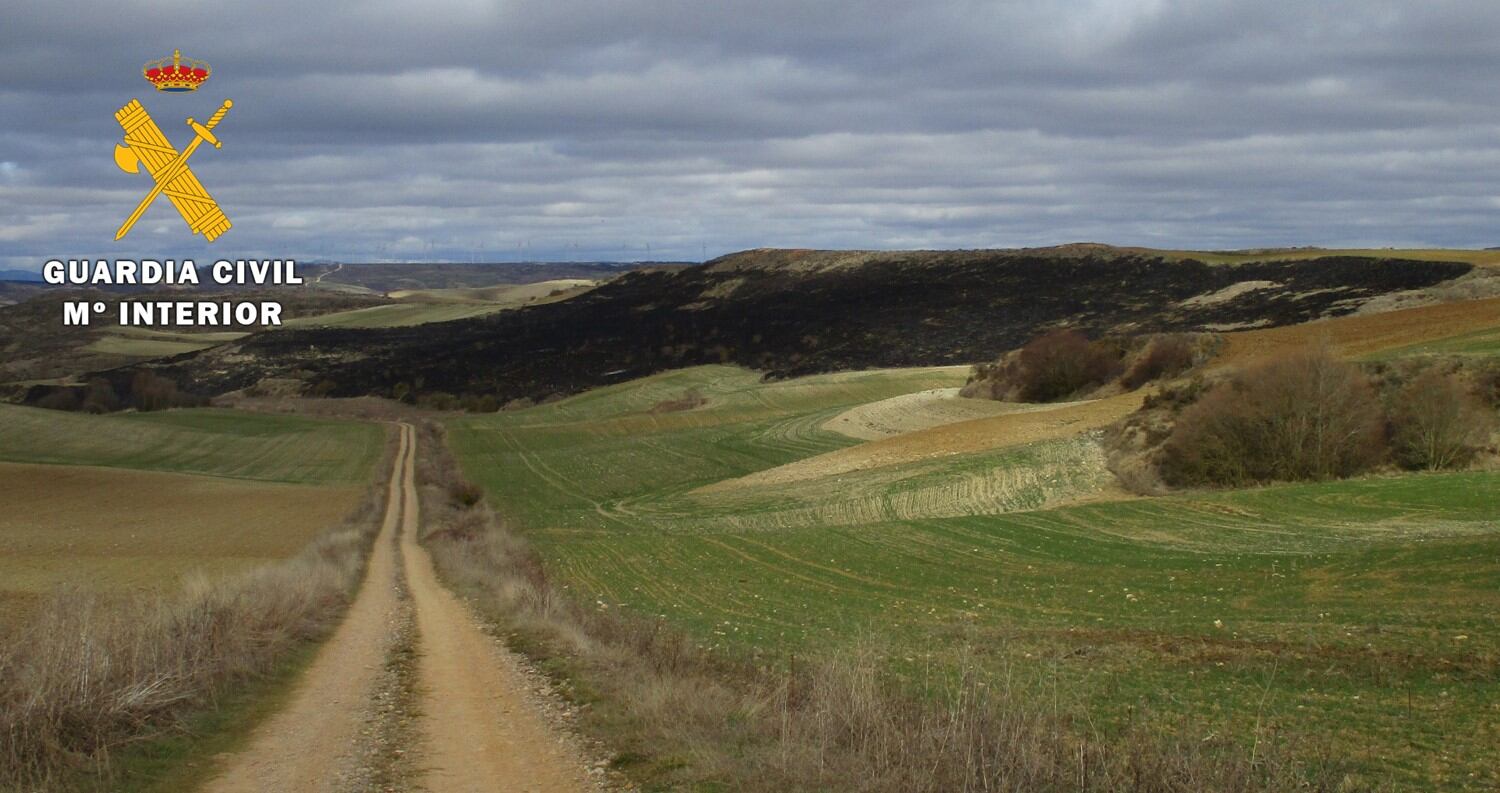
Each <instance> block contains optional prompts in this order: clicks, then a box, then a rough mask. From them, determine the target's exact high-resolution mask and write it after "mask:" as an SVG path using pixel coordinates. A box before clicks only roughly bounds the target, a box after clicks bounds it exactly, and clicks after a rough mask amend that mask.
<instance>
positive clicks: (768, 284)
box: [161, 246, 1474, 400]
mask: <svg viewBox="0 0 1500 793" xmlns="http://www.w3.org/2000/svg"><path fill="white" fill-rule="evenodd" d="M1473 267H1474V265H1472V264H1470V263H1467V262H1440V261H1424V260H1411V259H1393V258H1380V257H1375V256H1350V255H1340V254H1336V253H1330V254H1329V255H1323V256H1316V257H1311V258H1292V259H1274V258H1273V259H1270V260H1261V259H1254V258H1251V259H1250V260H1247V261H1236V262H1232V263H1209V262H1205V261H1200V260H1198V259H1194V258H1182V257H1181V256H1179V255H1177V254H1167V253H1139V252H1133V251H1123V250H1116V249H1109V248H1102V247H1099V246H1069V247H1068V248H1065V249H1044V250H1018V251H905V252H848V251H794V250H755V251H746V252H744V253H739V254H734V255H731V256H726V257H723V258H720V259H716V260H714V261H712V262H709V263H707V264H705V265H702V266H698V267H691V268H687V269H677V270H641V271H635V272H630V273H628V274H626V275H623V276H621V277H619V278H616V279H614V280H612V281H610V282H608V283H605V284H603V285H601V286H599V287H598V288H596V289H594V290H593V291H590V292H588V293H586V294H583V295H580V296H578V297H576V298H574V299H571V300H568V301H566V302H560V303H554V304H548V305H537V306H529V307H525V308H522V309H520V310H516V311H509V312H504V313H497V314H491V315H488V316H482V317H475V318H471V319H465V320H461V321H455V322H448V323H443V324H437V325H424V326H422V327H420V328H399V327H398V328H384V329H361V330H357V331H356V330H351V329H341V328H319V329H304V330H290V331H281V332H277V333H267V334H259V335H257V336H254V337H252V338H249V339H246V340H245V341H243V342H242V343H237V344H230V345H225V346H223V347H219V348H214V349H211V350H206V351H204V352H201V353H197V354H195V355H191V356H188V357H185V358H183V359H180V360H174V361H172V362H169V363H168V364H165V365H163V366H161V368H162V369H163V370H164V372H165V373H167V374H168V375H169V376H171V377H173V378H174V379H176V380H178V381H179V382H180V383H182V384H183V385H184V387H186V388H189V389H193V390H197V391H198V392H200V393H206V394H219V393H224V392H228V391H232V390H236V389H242V388H246V387H248V386H251V385H253V384H255V383H256V382H257V381H259V380H261V379H262V378H266V377H275V378H301V379H302V381H303V382H304V384H305V386H307V387H312V386H313V385H317V384H322V386H321V387H322V390H324V391H326V392H328V393H331V394H334V395H347V396H354V395H365V394H376V395H387V396H389V395H400V394H408V393H415V394H420V393H427V392H447V393H452V394H458V395H463V394H474V395H491V396H495V397H497V398H499V399H501V400H508V399H512V398H519V397H528V398H533V399H540V398H544V397H547V396H550V395H553V394H569V393H575V392H578V391H581V390H583V389H586V388H589V387H593V386H597V385H604V384H608V383H612V382H620V381H624V380H628V379H631V378H635V377H640V376H643V375H648V374H651V373H653V372H658V371H664V370H669V369H676V368H682V367H686V366H693V365H699V364H708V363H732V364H739V365H742V366H746V367H749V368H752V369H757V370H760V371H762V372H764V373H766V374H768V375H770V376H773V377H785V376H795V375H802V374H809V373H816V372H829V371H838V370H848V369H866V368H875V367H892V366H914V365H941V364H967V363H972V362H975V361H979V360H983V359H986V358H989V357H992V356H994V355H996V354H997V353H999V352H1000V351H1003V350H1007V349H1011V348H1014V347H1016V346H1018V345H1020V344H1021V343H1022V342H1024V341H1025V340H1026V339H1028V338H1029V337H1031V336H1032V335H1033V334H1035V333H1036V332H1037V331H1038V329H1042V328H1047V327H1050V326H1056V325H1064V324H1066V325H1071V326H1074V327H1078V328H1081V329H1083V330H1085V331H1087V332H1090V333H1095V334H1097V333H1106V332H1112V331H1158V330H1229V329H1239V328H1252V327H1271V326H1281V325H1290V324H1297V323H1302V322H1307V321H1309V320H1315V319H1319V318H1323V317H1331V316H1341V315H1345V314H1350V313H1353V312H1355V311H1357V310H1359V309H1360V308H1361V307H1362V306H1364V305H1366V304H1368V303H1369V302H1371V301H1373V300H1375V299H1376V298H1382V297H1385V296H1389V295H1395V294H1405V293H1411V292H1414V291H1418V290H1424V289H1429V288H1432V287H1434V286H1436V285H1439V284H1443V283H1446V282H1451V281H1453V280H1455V279H1458V278H1460V277H1462V276H1464V275H1466V274H1468V273H1470V272H1471V270H1473ZM230 362H233V365H230Z"/></svg>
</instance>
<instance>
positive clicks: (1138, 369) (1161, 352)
mask: <svg viewBox="0 0 1500 793" xmlns="http://www.w3.org/2000/svg"><path fill="white" fill-rule="evenodd" d="M1195 357H1196V353H1195V351H1194V349H1193V341H1192V339H1191V337H1189V336H1187V335H1185V334H1182V333H1160V334H1157V335H1155V336H1152V337H1151V340H1150V341H1148V342H1147V343H1146V348H1145V349H1144V350H1143V351H1142V352H1141V354H1140V355H1139V356H1137V357H1136V359H1135V361H1134V362H1133V363H1132V364H1131V365H1130V368H1129V369H1127V370H1126V371H1125V374H1123V375H1121V376H1120V385H1122V386H1124V387H1125V388H1127V389H1130V390H1134V389H1137V388H1140V387H1141V386H1143V385H1145V384H1147V383H1149V382H1151V381H1153V380H1160V379H1162V378H1164V377H1173V376H1175V375H1179V374H1182V373H1183V372H1186V371H1187V370H1189V369H1191V368H1193V364H1194V363H1195V362H1196V361H1195Z"/></svg>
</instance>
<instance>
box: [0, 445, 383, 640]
mask: <svg viewBox="0 0 1500 793" xmlns="http://www.w3.org/2000/svg"><path fill="white" fill-rule="evenodd" d="M361 491H362V488H361V487H359V486H357V485H334V486H310V485H291V484H279V483H270V482H251V481H244V480H235V479H225V478H221V477H213V476H195V475H191V474H175V473H162V472H155V471H132V470H125V469H119V468H95V467H90V466H76V465H33V464H16V463H0V503H3V504H5V509H3V510H0V619H3V618H4V617H5V612H6V611H9V612H10V616H11V617H14V616H16V614H17V612H19V611H20V610H22V609H24V607H25V605H26V604H27V603H30V602H33V601H35V600H36V599H37V598H40V597H43V596H45V595H46V593H47V592H49V591H50V590H52V589H54V588H56V587H59V586H69V585H84V584H87V585H89V586H91V587H97V586H111V587H132V588H134V587H142V588H157V587H171V586H175V585H176V584H177V583H178V581H179V579H180V578H181V577H182V575H183V574H185V573H188V572H190V571H193V570H201V571H204V572H207V573H209V574H221V573H227V572H231V571H237V570H244V569H248V568H251V567H254V566H255V565H258V564H260V563H262V562H265V561H268V560H273V559H282V558H286V557H289V556H292V555H294V554H295V553H297V552H298V551H299V550H301V549H302V547H303V546H304V545H306V544H307V542H308V541H309V540H310V539H311V538H312V537H313V535H315V534H316V533H317V532H318V531H320V530H322V529H324V528H326V527H328V526H330V525H332V524H335V523H337V522H338V521H339V519H340V518H341V517H343V515H344V514H345V513H347V512H348V511H349V510H350V509H351V508H352V507H353V506H354V504H355V502H356V501H357V500H358V498H359V494H360V492H361Z"/></svg>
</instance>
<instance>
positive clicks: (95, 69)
mask: <svg viewBox="0 0 1500 793" xmlns="http://www.w3.org/2000/svg"><path fill="white" fill-rule="evenodd" d="M242 5H243V7H237V4H235V3H231V2H228V0H221V1H220V2H205V3H198V2H190V1H189V0H173V1H170V2H165V1H161V0H155V1H153V0H108V2H103V1H100V0H95V1H93V2H78V1H77V0H47V1H46V2H33V1H32V0H20V2H19V3H17V2H14V1H12V2H8V3H7V4H6V6H5V10H4V12H3V20H0V267H6V266H21V267H35V266H38V265H39V264H40V263H41V262H42V261H43V260H45V259H47V258H51V257H63V258H67V257H83V256H89V257H95V256H109V257H122V256H123V257H131V256H146V257H168V256H173V257H192V258H199V259H204V258H226V257H227V258H238V257H247V256H290V257H295V258H300V259H312V258H330V259H343V260H351V261H359V260H460V261H467V260H470V259H474V258H477V259H480V260H489V261H504V260H515V259H518V258H524V259H590V260H592V259H644V258H647V257H648V255H649V256H650V257H651V258H657V259H699V258H701V257H702V256H703V255H704V254H705V253H706V254H707V255H708V256H714V255H718V254H721V253H725V252H728V251H732V250H738V249H742V248H749V247H757V246H795V247H839V248H847V247H860V248H910V247H925V248H953V247H964V248H976V247H1014V246H1033V245H1048V244H1055V243H1061V242H1068V241H1082V240H1090V241H1101V242H1111V243H1117V244H1131V245H1151V246H1161V247H1194V248H1238V247H1253V246H1266V245H1309V244H1315V245H1370V246H1387V245H1392V246H1409V245H1442V246H1458V247H1483V246H1489V245H1500V227H1497V223H1496V221H1497V219H1500V103H1497V101H1496V100H1497V98H1500V3H1497V2H1494V0H1421V1H1419V0H1350V1H1344V0H1326V1H1324V2H1306V0H1242V1H1236V2H1231V1H1229V0H1035V1H1021V2H967V1H965V0H923V1H922V2H912V1H911V0H866V1H865V2H819V0H748V1H746V2H736V3H719V2H712V0H598V1H597V2H592V3H584V2H571V1H570V0H405V1H404V2H397V1H396V0H387V1H384V2H373V3H360V4H343V3H336V2H323V3H316V2H308V0H271V1H270V2H256V3H245V4H242ZM174 47H180V48H181V49H182V51H183V54H184V55H185V56H188V57H193V58H200V59H203V60H206V61H208V62H209V63H210V64H211V65H212V67H213V69H214V72H213V76H212V77H211V78H210V79H209V81H208V82H207V83H206V84H205V85H204V87H203V88H202V89H200V90H199V91H198V92H196V93H193V94H164V93H157V92H155V91H154V90H153V89H152V87H151V85H150V84H149V83H147V82H146V81H145V80H144V79H142V77H141V65H142V64H143V63H144V62H145V61H147V60H149V59H152V58H157V57H161V56H163V55H170V54H171V51H172V49H173V48H174ZM131 98H139V99H141V100H142V101H143V102H144V103H145V105H146V107H147V109H148V110H149V111H150V112H151V113H152V115H153V116H154V117H155V118H156V120H157V122H158V124H160V126H161V127H162V129H163V130H164V131H165V132H166V134H167V135H168V137H169V138H171V139H172V140H173V141H174V143H175V144H176V145H177V146H179V147H180V146H183V145H185V144H186V143H187V141H188V140H190V139H191V134H190V132H189V130H188V129H187V127H186V126H185V125H184V123H183V119H184V118H185V117H186V116H195V117H197V118H199V119H200V120H202V119H204V118H206V117H207V116H208V115H209V114H210V113H211V112H212V111H213V109H214V108H215V107H216V106H217V105H218V104H219V103H220V102H221V101H223V100H224V99H225V98H230V99H233V100H234V102H235V107H234V109H233V110H232V111H231V112H230V114H229V116H228V118H227V119H225V121H224V123H223V125H222V126H221V127H220V128H219V130H218V132H219V135H220V137H221V139H222V140H223V143H224V147H223V148H222V149H219V150H214V149H210V148H208V147H204V148H202V149H200V150H199V151H198V153H197V154H196V155H195V156H194V158H193V160H192V164H193V168H194V170H195V172H196V173H197V174H198V175H199V177H200V178H201V180H202V181H203V183H204V185H205V186H206V187H207V188H208V189H209V191H210V192H212V193H213V195H214V196H215V197H216V198H217V199H218V200H219V201H220V203H221V205H222V206H223V208H224V210H225V211H226V212H227V213H228V215H229V217H230V218H231V220H232V221H233V223H234V228H233V229H232V230H231V231H230V232H228V233H227V234H225V235H224V236H223V237H222V238H220V239H219V241H218V242H216V243H214V244H212V245H208V244H206V243H204V242H203V241H202V238H200V237H193V236H191V235H190V234H189V233H188V231H187V229H186V226H185V224H184V223H183V222H182V221H181V219H180V218H178V217H177V215H176V213H175V211H173V210H172V208H171V206H170V204H168V203H167V202H166V201H165V200H161V201H159V202H158V203H157V204H156V205H155V206H154V207H153V208H152V209H151V210H150V211H148V212H147V214H146V216H145V218H144V219H143V220H142V222H141V223H140V225H139V226H137V228H136V229H135V230H134V231H133V232H132V233H131V234H130V236H128V237H127V238H126V239H125V240H124V241H123V242H121V243H114V242H113V241H112V238H113V236H114V230H115V228H116V227H117V226H118V225H119V224H120V222H121V221H122V220H123V219H124V218H125V216H126V215H128V214H129V212H130V210H131V208H132V207H133V206H134V205H135V203H136V202H137V201H138V200H139V199H140V198H141V197H143V196H144V195H145V193H146V192H147V191H148V190H149V189H150V187H151V183H150V180H149V178H148V177H147V176H146V175H145V173H144V172H142V173H140V174H135V175H130V174H125V173H123V172H121V171H120V170H118V169H117V168H116V167H115V165H114V161H113V158H112V150H113V146H114V144H115V143H116V142H118V141H119V139H120V129H119V127H118V126H117V125H116V123H115V121H114V117H113V115H114V111H115V110H116V109H118V108H119V107H120V106H121V105H123V104H124V103H125V102H127V101H128V100H130V99H131ZM648 246H649V247H648Z"/></svg>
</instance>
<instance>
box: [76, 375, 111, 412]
mask: <svg viewBox="0 0 1500 793" xmlns="http://www.w3.org/2000/svg"><path fill="white" fill-rule="evenodd" d="M119 409H120V397H119V396H118V395H117V394H115V387H114V386H112V385H110V384H109V381H108V380H105V379H104V378H102V377H98V378H95V379H93V380H90V381H89V385H88V389H87V390H86V391H84V394H83V406H82V410H83V411H84V412H85V413H113V412H114V411H116V410H119Z"/></svg>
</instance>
